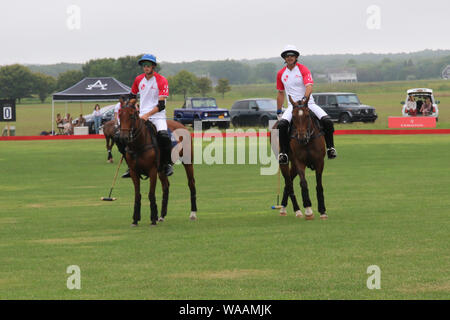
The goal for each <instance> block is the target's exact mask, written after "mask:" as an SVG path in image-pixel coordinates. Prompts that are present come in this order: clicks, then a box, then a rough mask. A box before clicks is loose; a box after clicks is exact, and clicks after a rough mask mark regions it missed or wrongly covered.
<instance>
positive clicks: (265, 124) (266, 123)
mask: <svg viewBox="0 0 450 320" xmlns="http://www.w3.org/2000/svg"><path fill="white" fill-rule="evenodd" d="M261 125H262V126H263V127H264V128H267V127H268V126H269V118H267V117H262V118H261Z"/></svg>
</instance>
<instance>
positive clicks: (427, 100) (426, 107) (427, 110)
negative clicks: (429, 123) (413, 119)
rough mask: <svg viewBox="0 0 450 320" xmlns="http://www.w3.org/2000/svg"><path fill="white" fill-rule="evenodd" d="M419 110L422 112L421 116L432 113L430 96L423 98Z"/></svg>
mask: <svg viewBox="0 0 450 320" xmlns="http://www.w3.org/2000/svg"><path fill="white" fill-rule="evenodd" d="M420 112H421V113H422V115H423V116H429V115H431V113H433V105H432V104H431V99H430V97H426V98H425V103H424V104H422V107H421V108H420Z"/></svg>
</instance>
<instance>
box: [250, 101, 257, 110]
mask: <svg viewBox="0 0 450 320" xmlns="http://www.w3.org/2000/svg"><path fill="white" fill-rule="evenodd" d="M248 104H249V107H250V109H253V108H256V107H258V105H257V104H256V101H253V100H252V101H249V102H248Z"/></svg>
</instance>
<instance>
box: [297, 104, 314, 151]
mask: <svg viewBox="0 0 450 320" xmlns="http://www.w3.org/2000/svg"><path fill="white" fill-rule="evenodd" d="M295 108H299V109H300V110H299V111H301V112H304V111H303V110H306V109H308V111H309V112H308V116H307V118H308V127H307V129H306V133H305V134H304V135H303V138H300V137H299V136H298V131H297V130H295V134H294V135H293V138H295V140H297V142H298V143H299V144H301V145H307V144H308V143H309V142H310V141H311V140H312V139H313V138H315V137H314V136H313V135H314V125H313V123H312V117H311V114H310V110H309V108H308V106H307V105H305V106H300V105H299V106H293V109H294V110H295ZM302 108H304V109H303V110H302ZM298 121H299V122H300V119H299V120H298Z"/></svg>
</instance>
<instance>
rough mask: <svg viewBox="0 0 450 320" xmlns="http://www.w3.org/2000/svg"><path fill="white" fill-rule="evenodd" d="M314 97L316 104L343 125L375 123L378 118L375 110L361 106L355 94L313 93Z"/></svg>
mask: <svg viewBox="0 0 450 320" xmlns="http://www.w3.org/2000/svg"><path fill="white" fill-rule="evenodd" d="M313 97H314V101H315V102H316V104H317V105H318V106H320V107H321V108H322V109H323V110H324V111H325V112H326V113H328V115H329V116H330V117H331V119H332V120H334V121H339V122H341V123H348V122H354V121H363V122H375V120H376V119H377V118H378V115H377V113H376V112H375V108H373V107H371V106H367V105H364V104H361V103H360V102H359V99H358V96H357V95H356V94H355V93H350V92H323V93H313Z"/></svg>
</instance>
